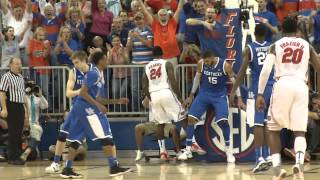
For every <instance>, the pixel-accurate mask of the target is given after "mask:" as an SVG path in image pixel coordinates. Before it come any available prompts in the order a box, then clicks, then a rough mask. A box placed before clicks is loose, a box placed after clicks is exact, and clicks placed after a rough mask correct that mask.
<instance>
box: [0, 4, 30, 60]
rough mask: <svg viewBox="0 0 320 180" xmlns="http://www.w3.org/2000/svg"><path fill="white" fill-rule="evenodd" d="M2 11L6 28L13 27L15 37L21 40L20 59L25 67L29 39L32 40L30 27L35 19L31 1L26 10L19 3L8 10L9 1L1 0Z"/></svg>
mask: <svg viewBox="0 0 320 180" xmlns="http://www.w3.org/2000/svg"><path fill="white" fill-rule="evenodd" d="M1 9H2V11H3V14H4V17H3V18H4V23H5V26H11V27H13V29H14V33H15V34H14V35H15V36H19V37H20V38H21V41H20V42H19V51H20V58H21V59H22V64H23V66H27V65H28V62H27V61H28V58H27V56H26V52H25V49H26V47H27V44H28V41H29V39H30V38H32V32H31V25H30V24H31V22H32V18H33V17H32V4H31V0H27V1H26V8H24V7H23V6H22V5H21V4H19V3H18V4H16V5H15V6H13V7H12V9H9V8H8V1H7V0H1Z"/></svg>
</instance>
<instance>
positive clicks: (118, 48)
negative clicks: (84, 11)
mask: <svg viewBox="0 0 320 180" xmlns="http://www.w3.org/2000/svg"><path fill="white" fill-rule="evenodd" d="M112 46H113V48H112V49H111V50H110V51H109V54H108V59H109V62H110V64H111V65H126V64H129V56H128V52H127V50H126V48H124V47H122V45H121V42H120V37H119V36H117V35H113V36H112ZM112 73H113V74H112V96H113V98H112V99H119V98H125V97H128V91H127V90H128V85H129V82H130V78H129V74H130V72H129V69H128V68H113V71H112ZM115 111H116V112H124V111H125V106H124V105H115Z"/></svg>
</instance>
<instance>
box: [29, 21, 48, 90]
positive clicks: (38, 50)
mask: <svg viewBox="0 0 320 180" xmlns="http://www.w3.org/2000/svg"><path fill="white" fill-rule="evenodd" d="M49 53H50V42H49V41H48V40H47V39H46V31H45V29H44V28H43V27H38V28H37V29H36V31H35V33H34V38H32V39H31V40H30V41H29V44H28V47H27V55H28V57H29V67H30V68H34V67H38V66H49V61H48V56H49ZM32 76H33V79H34V80H36V82H41V88H42V90H43V91H44V93H45V94H46V95H48V82H49V71H48V70H45V69H38V70H35V71H34V72H31V77H32ZM36 78H39V79H36Z"/></svg>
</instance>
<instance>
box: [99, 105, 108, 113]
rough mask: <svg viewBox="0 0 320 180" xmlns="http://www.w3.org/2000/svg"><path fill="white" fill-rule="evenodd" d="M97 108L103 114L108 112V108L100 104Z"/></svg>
mask: <svg viewBox="0 0 320 180" xmlns="http://www.w3.org/2000/svg"><path fill="white" fill-rule="evenodd" d="M98 109H99V110H100V111H101V112H102V113H104V114H105V113H107V112H108V109H107V108H106V107H105V106H104V105H102V104H99V105H98Z"/></svg>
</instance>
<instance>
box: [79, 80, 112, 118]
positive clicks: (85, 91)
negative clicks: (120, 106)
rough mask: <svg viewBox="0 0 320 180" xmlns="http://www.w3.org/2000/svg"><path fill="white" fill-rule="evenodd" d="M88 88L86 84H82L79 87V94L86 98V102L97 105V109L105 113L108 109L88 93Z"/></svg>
mask: <svg viewBox="0 0 320 180" xmlns="http://www.w3.org/2000/svg"><path fill="white" fill-rule="evenodd" d="M88 92H89V88H88V87H87V86H86V85H82V87H81V89H80V96H81V97H82V98H83V99H84V100H86V101H87V102H88V103H90V104H92V105H95V106H97V107H98V109H99V110H100V111H101V112H103V113H107V112H108V109H107V108H106V107H105V106H104V105H102V104H101V103H100V102H98V101H97V100H95V99H93V98H92V97H91V96H90V95H89V93H88Z"/></svg>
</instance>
